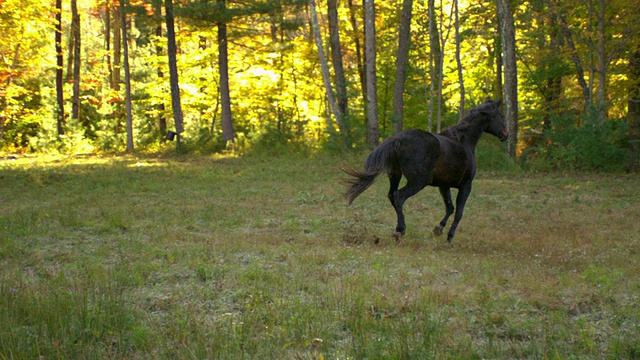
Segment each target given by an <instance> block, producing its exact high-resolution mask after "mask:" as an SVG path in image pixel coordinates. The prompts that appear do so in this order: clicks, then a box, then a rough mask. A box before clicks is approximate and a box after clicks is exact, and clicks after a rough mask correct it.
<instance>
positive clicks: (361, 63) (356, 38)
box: [347, 0, 369, 125]
mask: <svg viewBox="0 0 640 360" xmlns="http://www.w3.org/2000/svg"><path fill="white" fill-rule="evenodd" d="M347 2H348V5H349V21H350V22H351V27H352V28H353V32H352V34H353V42H354V45H355V49H356V62H357V65H358V78H359V79H360V89H361V94H362V103H363V104H364V109H365V111H364V123H365V125H366V124H368V123H369V121H368V117H367V111H366V109H367V81H366V78H367V77H366V75H365V71H364V61H363V55H362V46H361V44H360V32H359V31H358V28H359V27H358V23H357V21H356V10H355V8H354V6H353V0H347Z"/></svg>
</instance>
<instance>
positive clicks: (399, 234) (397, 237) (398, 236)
mask: <svg viewBox="0 0 640 360" xmlns="http://www.w3.org/2000/svg"><path fill="white" fill-rule="evenodd" d="M402 235H404V234H403V233H401V232H400V231H396V232H395V233H394V234H393V239H394V240H395V241H396V244H399V243H400V238H401V237H402Z"/></svg>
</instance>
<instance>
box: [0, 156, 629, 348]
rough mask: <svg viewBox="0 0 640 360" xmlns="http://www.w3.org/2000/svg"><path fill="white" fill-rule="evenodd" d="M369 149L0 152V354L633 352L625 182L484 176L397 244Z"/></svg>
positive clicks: (433, 200)
mask: <svg viewBox="0 0 640 360" xmlns="http://www.w3.org/2000/svg"><path fill="white" fill-rule="evenodd" d="M364 156H365V155H364V154H360V155H355V154H354V155H348V156H345V157H341V158H338V157H331V156H318V157H315V158H294V157H272V158H266V157H247V158H217V157H196V158H185V159H152V158H133V157H87V158H82V157H80V158H62V157H59V158H24V159H20V160H17V161H8V160H0V184H1V186H0V201H1V203H2V204H1V206H0V324H2V325H1V326H0V359H5V358H6V359H37V358H44V359H71V358H84V359H105V358H112V359H124V358H126V359H148V358H160V359H206V358H209V359H214V358H215V359H240V358H246V359H312V358H314V359H321V358H324V359H347V358H348V359H364V358H367V359H390V358H391V359H401V358H403V359H428V358H433V359H444V358H447V359H474V358H475V359H482V358H494V359H495V358H500V359H511V358H531V359H586V358H590V359H602V358H605V359H625V358H626V359H638V358H640V305H639V304H640V265H639V260H638V259H640V235H639V234H640V204H639V201H638V199H639V198H640V180H638V177H637V176H621V175H608V174H607V175H601V174H576V173H573V174H547V175H539V174H513V173H501V174H495V173H491V172H482V169H480V173H479V174H478V176H477V179H476V181H475V182H474V190H473V192H472V195H471V197H470V199H469V202H468V203H467V207H466V212H465V217H464V219H463V220H462V222H461V224H460V226H459V228H458V231H457V233H456V238H455V239H454V242H453V244H452V245H447V244H446V241H445V238H444V237H441V238H436V237H434V236H433V235H432V234H431V229H432V228H433V227H434V226H435V225H436V224H437V222H438V221H440V218H441V216H442V215H443V211H444V206H443V205H442V203H441V200H440V198H439V194H438V191H437V190H435V189H433V188H427V189H425V190H424V191H422V192H421V193H419V194H418V195H416V196H415V197H413V198H411V199H410V200H408V201H407V203H406V205H405V206H406V214H407V226H408V228H407V235H406V236H405V237H404V238H403V239H402V242H401V243H400V244H395V243H394V241H393V240H392V237H391V234H392V232H393V229H394V227H395V213H394V212H393V210H392V208H391V206H390V205H389V204H388V200H387V199H386V190H387V186H388V185H387V181H386V179H384V177H381V178H380V179H379V180H378V182H376V183H375V184H374V186H373V187H372V188H371V189H369V190H368V191H367V192H365V193H364V194H363V195H361V197H359V198H358V199H357V200H356V201H355V203H354V204H353V205H352V206H351V207H350V208H347V207H346V206H345V202H344V200H343V199H342V198H341V193H342V191H343V190H344V187H343V186H342V185H341V184H339V180H340V179H342V178H343V176H344V175H343V174H342V173H341V172H340V171H339V168H340V167H341V166H345V165H359V164H361V163H362V162H363V160H364Z"/></svg>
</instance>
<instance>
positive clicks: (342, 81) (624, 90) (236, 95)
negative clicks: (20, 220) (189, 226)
mask: <svg viewBox="0 0 640 360" xmlns="http://www.w3.org/2000/svg"><path fill="white" fill-rule="evenodd" d="M636 5H640V4H631V3H629V2H628V1H623V0H610V1H604V0H569V1H557V0H530V1H522V0H516V1H507V0H496V1H495V2H483V1H462V0H438V1H436V0H427V1H413V0H393V1H379V0H378V1H375V0H362V1H356V0H342V1H337V0H326V1H325V0H255V1H235V0H209V1H207V0H197V1H187V0H184V1H178V0H164V1H149V0H147V1H144V0H123V1H121V2H114V1H106V2H105V1H98V0H70V1H66V0H65V1H62V0H55V1H54V2H51V3H50V2H40V1H36V0H0V33H1V34H2V36H1V37H0V146H1V148H2V151H4V152H25V151H29V152H98V151H124V150H128V151H144V152H154V151H158V150H163V149H169V148H173V147H175V146H176V145H177V146H179V147H180V150H181V151H184V152H217V151H225V150H228V149H239V150H241V151H246V150H253V151H270V150H272V149H280V148H287V149H291V148H295V149H303V150H305V151H307V150H312V149H318V148H330V149H339V150H347V149H352V148H360V147H371V146H374V145H375V144H377V143H378V142H379V141H380V140H381V139H383V138H385V137H387V136H389V135H392V134H393V133H395V132H397V131H399V130H400V129H403V128H423V129H426V130H430V131H434V132H435V131H439V130H440V129H443V128H444V127H446V126H448V125H450V124H452V123H454V122H456V121H458V120H459V119H460V118H462V117H463V116H464V115H465V112H466V111H468V110H470V109H471V108H473V107H474V106H476V105H477V104H479V103H481V102H483V101H484V99H485V98H486V97H491V98H494V99H496V98H502V99H503V103H504V104H505V106H504V118H505V122H506V123H507V124H508V126H509V128H510V129H511V133H512V136H511V138H510V143H509V144H508V145H507V148H506V149H497V150H496V152H503V151H506V152H507V154H509V156H511V157H515V158H517V159H519V161H520V163H521V164H522V165H524V166H529V167H534V168H543V169H564V168H568V169H597V170H620V169H623V168H625V169H627V170H633V169H637V168H638V166H639V161H638V153H639V146H640V145H639V139H640V120H639V119H640V107H639V105H638V104H639V99H640V80H639V79H640V36H638V35H639V32H640V23H639V22H638V21H637V19H638V18H639V15H640V6H636ZM167 134H170V135H171V136H170V137H173V138H174V139H175V140H177V141H174V142H168V141H167ZM174 134H175V135H174Z"/></svg>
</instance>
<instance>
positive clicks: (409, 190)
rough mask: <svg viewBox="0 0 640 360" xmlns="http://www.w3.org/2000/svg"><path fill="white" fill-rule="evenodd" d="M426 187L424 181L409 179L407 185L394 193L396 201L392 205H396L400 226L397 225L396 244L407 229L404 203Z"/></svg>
mask: <svg viewBox="0 0 640 360" xmlns="http://www.w3.org/2000/svg"><path fill="white" fill-rule="evenodd" d="M425 186H426V183H424V182H422V181H416V180H412V179H408V182H407V185H405V186H404V187H403V188H402V189H400V190H398V191H396V192H395V193H394V199H393V201H392V203H393V204H394V207H395V209H396V215H397V216H398V225H396V233H395V234H394V237H395V239H396V242H398V241H399V240H400V236H402V235H404V233H405V230H406V228H407V226H406V224H405V222H404V212H403V211H402V205H404V202H405V201H406V200H407V199H408V198H410V197H411V196H413V195H415V194H417V193H418V192H419V191H420V190H422V189H423V188H424V187H425Z"/></svg>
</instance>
